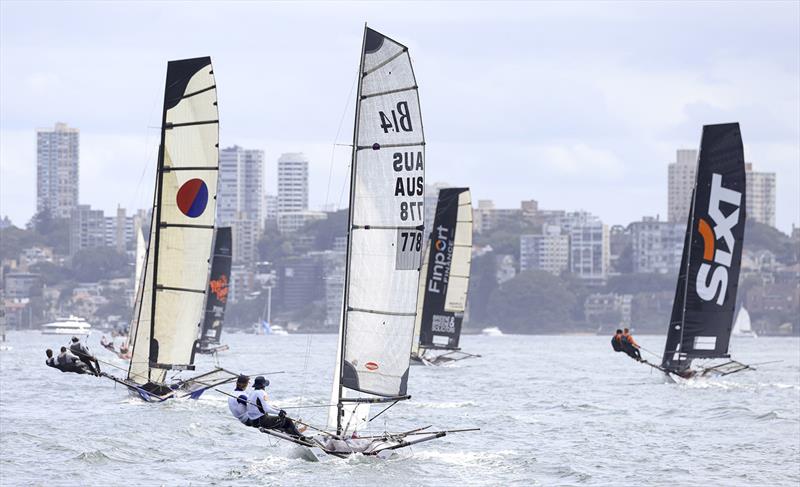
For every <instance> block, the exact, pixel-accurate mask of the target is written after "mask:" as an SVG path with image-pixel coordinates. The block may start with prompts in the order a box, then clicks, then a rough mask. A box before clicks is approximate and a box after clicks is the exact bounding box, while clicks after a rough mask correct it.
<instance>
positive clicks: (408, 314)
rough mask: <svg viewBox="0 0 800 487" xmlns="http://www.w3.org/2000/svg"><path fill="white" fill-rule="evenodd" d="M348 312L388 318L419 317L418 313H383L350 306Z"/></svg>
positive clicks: (377, 310)
mask: <svg viewBox="0 0 800 487" xmlns="http://www.w3.org/2000/svg"><path fill="white" fill-rule="evenodd" d="M347 311H355V312H358V313H370V314H374V315H386V316H417V313H416V312H412V313H398V312H396V311H382V310H379V309H365V308H353V307H352V306H348V308H347Z"/></svg>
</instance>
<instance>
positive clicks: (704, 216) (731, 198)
mask: <svg viewBox="0 0 800 487" xmlns="http://www.w3.org/2000/svg"><path fill="white" fill-rule="evenodd" d="M744 222H745V166H744V151H743V148H742V136H741V132H740V130H739V124H738V123H728V124H720V125H706V126H704V127H703V135H702V139H701V142H700V153H699V159H698V164H697V179H696V181H695V186H694V191H693V193H692V204H691V209H690V212H689V221H688V224H687V227H686V239H685V242H684V248H683V257H682V259H681V268H680V271H679V275H678V286H677V289H676V291H675V301H674V304H673V308H672V317H671V319H670V324H669V330H668V332H667V342H666V346H665V348H664V356H663V360H662V364H661V365H662V367H663V368H664V369H666V370H667V371H670V372H673V371H675V372H680V371H683V370H686V369H688V368H689V366H690V365H691V362H692V360H693V359H696V358H718V357H728V344H729V342H730V335H731V325H732V323H733V313H734V310H735V307H736V291H737V289H738V287H739V267H740V263H741V258H742V242H743V238H744Z"/></svg>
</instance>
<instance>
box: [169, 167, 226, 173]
mask: <svg viewBox="0 0 800 487" xmlns="http://www.w3.org/2000/svg"><path fill="white" fill-rule="evenodd" d="M172 171H219V167H217V166H182V167H170V166H164V169H163V170H162V171H161V172H172Z"/></svg>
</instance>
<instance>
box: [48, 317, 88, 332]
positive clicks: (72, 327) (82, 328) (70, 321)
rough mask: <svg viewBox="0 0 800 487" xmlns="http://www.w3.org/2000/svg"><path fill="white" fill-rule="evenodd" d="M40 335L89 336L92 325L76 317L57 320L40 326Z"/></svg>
mask: <svg viewBox="0 0 800 487" xmlns="http://www.w3.org/2000/svg"><path fill="white" fill-rule="evenodd" d="M41 330H42V335H70V336H89V334H90V333H91V332H92V325H90V324H89V323H87V322H86V321H84V320H83V319H81V318H78V317H77V316H70V317H69V318H59V319H58V320H56V321H54V322H52V323H46V324H44V325H42V326H41Z"/></svg>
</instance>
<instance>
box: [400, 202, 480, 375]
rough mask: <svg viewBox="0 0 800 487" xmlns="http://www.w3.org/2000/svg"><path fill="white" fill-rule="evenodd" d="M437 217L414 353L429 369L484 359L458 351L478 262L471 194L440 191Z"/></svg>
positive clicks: (421, 288)
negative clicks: (473, 268) (472, 275)
mask: <svg viewBox="0 0 800 487" xmlns="http://www.w3.org/2000/svg"><path fill="white" fill-rule="evenodd" d="M435 215H436V216H435V217H434V220H433V227H432V230H431V233H430V236H429V237H428V247H427V248H428V250H427V252H426V253H425V258H424V261H423V263H422V271H421V272H420V282H419V289H418V297H417V319H416V322H415V325H414V342H413V346H412V349H411V361H412V363H416V364H424V365H442V364H445V363H451V362H455V361H458V360H463V359H466V358H472V357H480V355H475V354H471V353H467V352H464V351H462V350H461V349H460V348H459V347H458V341H459V339H460V337H461V323H462V321H463V320H464V310H465V309H466V304H467V290H468V288H469V271H470V265H471V262H472V200H471V197H470V191H469V188H444V189H441V190H439V199H438V201H437V204H436V214H435ZM431 262H432V263H433V264H431Z"/></svg>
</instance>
